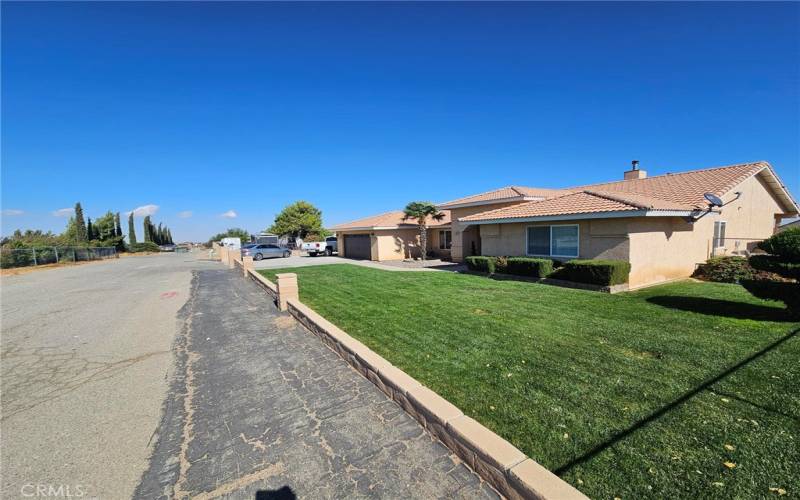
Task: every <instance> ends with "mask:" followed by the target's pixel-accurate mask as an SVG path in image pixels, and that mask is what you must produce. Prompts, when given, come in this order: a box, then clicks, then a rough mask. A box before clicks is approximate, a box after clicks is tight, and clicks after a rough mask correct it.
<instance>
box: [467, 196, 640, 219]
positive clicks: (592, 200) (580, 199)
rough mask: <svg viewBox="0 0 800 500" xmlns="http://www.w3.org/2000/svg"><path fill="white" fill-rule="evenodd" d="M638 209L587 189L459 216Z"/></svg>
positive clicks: (532, 214) (541, 215) (536, 215)
mask: <svg viewBox="0 0 800 500" xmlns="http://www.w3.org/2000/svg"><path fill="white" fill-rule="evenodd" d="M623 210H640V208H639V207H637V206H634V205H631V204H629V203H625V202H622V201H618V200H615V199H613V198H610V197H605V196H600V195H599V194H595V193H590V192H588V191H580V192H577V193H569V194H565V195H562V196H557V197H555V198H548V199H546V200H539V201H529V202H526V203H520V204H519V205H513V206H510V207H505V208H498V209H496V210H490V211H488V212H481V213H479V214H474V215H470V216H467V217H461V218H460V219H459V220H460V221H465V222H469V221H483V220H494V219H516V218H527V217H544V216H549V215H566V214H583V213H600V212H618V211H623Z"/></svg>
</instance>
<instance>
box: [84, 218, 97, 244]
mask: <svg viewBox="0 0 800 500" xmlns="http://www.w3.org/2000/svg"><path fill="white" fill-rule="evenodd" d="M93 239H95V236H94V227H92V218H91V217H89V222H87V223H86V240H87V241H92V240H93Z"/></svg>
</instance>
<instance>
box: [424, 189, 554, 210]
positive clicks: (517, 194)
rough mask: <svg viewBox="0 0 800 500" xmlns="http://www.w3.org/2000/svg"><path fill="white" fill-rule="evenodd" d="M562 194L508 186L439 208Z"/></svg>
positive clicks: (444, 204)
mask: <svg viewBox="0 0 800 500" xmlns="http://www.w3.org/2000/svg"><path fill="white" fill-rule="evenodd" d="M560 194H564V191H563V190H561V189H544V188H531V187H524V186H507V187H502V188H500V189H495V190H493V191H487V192H485V193H480V194H474V195H472V196H465V197H464V198H459V199H457V200H451V201H448V202H445V203H440V204H439V205H437V206H438V207H440V208H443V209H446V208H448V207H450V206H452V205H462V204H465V203H481V202H492V201H498V202H499V201H501V200H506V199H512V200H513V199H519V200H523V199H525V198H550V197H552V196H558V195H560Z"/></svg>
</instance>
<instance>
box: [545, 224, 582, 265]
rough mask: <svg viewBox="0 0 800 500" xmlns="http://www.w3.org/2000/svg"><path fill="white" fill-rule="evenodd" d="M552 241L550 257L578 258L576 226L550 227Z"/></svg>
mask: <svg viewBox="0 0 800 500" xmlns="http://www.w3.org/2000/svg"><path fill="white" fill-rule="evenodd" d="M552 239H553V244H552V246H553V252H552V254H551V255H558V256H563V257H577V256H578V226H552Z"/></svg>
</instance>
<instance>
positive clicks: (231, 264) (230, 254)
mask: <svg viewBox="0 0 800 500" xmlns="http://www.w3.org/2000/svg"><path fill="white" fill-rule="evenodd" d="M236 251H237V250H236V249H235V248H231V249H230V251H229V252H228V269H233V267H234V265H235V264H234V261H235V260H236V256H235V254H234V252H236ZM239 251H241V250H239Z"/></svg>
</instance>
